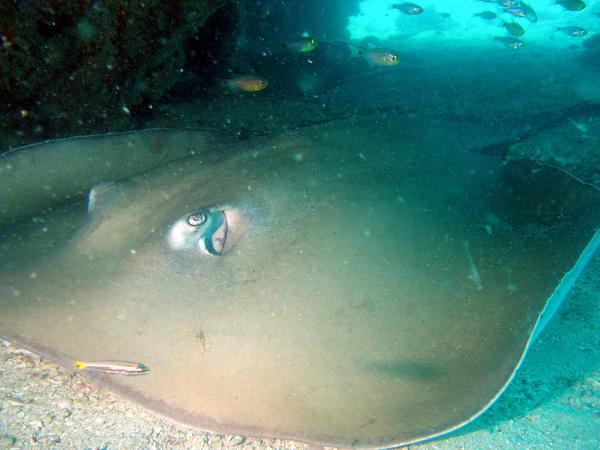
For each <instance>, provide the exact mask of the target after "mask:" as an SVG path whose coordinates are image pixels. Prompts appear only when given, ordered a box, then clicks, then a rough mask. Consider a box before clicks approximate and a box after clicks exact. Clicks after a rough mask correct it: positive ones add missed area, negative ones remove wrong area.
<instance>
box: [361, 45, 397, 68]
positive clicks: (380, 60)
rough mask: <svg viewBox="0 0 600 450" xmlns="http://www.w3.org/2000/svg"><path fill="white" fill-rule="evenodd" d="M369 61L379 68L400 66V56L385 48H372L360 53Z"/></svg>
mask: <svg viewBox="0 0 600 450" xmlns="http://www.w3.org/2000/svg"><path fill="white" fill-rule="evenodd" d="M359 54H360V55H362V56H364V57H365V58H366V59H367V61H369V62H370V63H372V64H375V65H377V66H395V65H396V64H398V55H396V54H395V53H394V52H392V51H390V50H386V49H385V48H371V49H365V50H361V51H359Z"/></svg>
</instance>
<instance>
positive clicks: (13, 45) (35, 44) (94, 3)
mask: <svg viewBox="0 0 600 450" xmlns="http://www.w3.org/2000/svg"><path fill="white" fill-rule="evenodd" d="M225 3H226V0H203V1H195V0H143V1H138V0H104V1H102V0H83V1H79V0H67V1H61V0H48V1H45V2H37V1H33V0H15V1H7V2H1V3H0V38H1V42H0V100H1V103H0V114H1V118H0V135H2V138H3V141H0V147H6V146H8V145H14V144H15V143H20V142H24V141H31V140H39V139H40V138H43V137H46V136H55V135H57V134H71V133H83V132H90V131H99V130H102V129H105V128H106V127H107V125H108V124H110V126H111V128H113V129H114V128H126V127H131V126H135V120H136V118H139V117H141V116H143V115H144V113H145V111H146V112H147V109H148V108H151V105H152V102H155V101H157V100H159V99H161V98H162V97H163V96H164V95H165V93H167V92H168V91H169V89H171V88H172V87H173V85H174V84H175V83H176V82H177V81H178V79H179V77H180V76H181V74H182V71H183V68H184V66H185V65H186V62H187V61H186V56H187V55H186V51H185V49H184V44H185V41H186V40H187V39H190V38H191V37H193V36H194V35H196V34H198V33H200V32H201V30H202V27H203V26H204V25H205V23H206V21H207V19H208V18H209V17H210V16H211V15H212V14H213V13H215V11H217V10H218V9H219V8H220V7H222V6H223V5H224V4H225Z"/></svg>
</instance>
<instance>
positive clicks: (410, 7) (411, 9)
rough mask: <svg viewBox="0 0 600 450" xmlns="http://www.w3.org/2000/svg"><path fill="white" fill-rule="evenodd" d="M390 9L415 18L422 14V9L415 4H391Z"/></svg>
mask: <svg viewBox="0 0 600 450" xmlns="http://www.w3.org/2000/svg"><path fill="white" fill-rule="evenodd" d="M392 8H393V9H397V10H399V11H402V12H403V13H404V14H408V15H409V16H416V15H417V14H421V13H422V12H423V8H421V7H420V6H419V5H417V4H416V3H394V4H392Z"/></svg>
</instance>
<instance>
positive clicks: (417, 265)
mask: <svg viewBox="0 0 600 450" xmlns="http://www.w3.org/2000/svg"><path fill="white" fill-rule="evenodd" d="M0 167H1V168H2V172H1V175H2V176H1V177H0V210H1V211H2V216H1V218H2V222H1V227H2V228H1V229H2V233H1V234H2V238H1V239H2V240H1V241H0V308H1V311H2V314H1V316H0V335H2V336H4V337H6V338H8V339H10V340H13V341H15V342H17V343H19V344H20V345H23V346H25V347H28V348H30V349H32V350H33V351H36V352H38V353H40V354H42V355H44V356H46V357H48V358H50V359H52V360H54V361H56V362H58V363H59V364H61V365H63V366H64V367H65V368H67V369H70V370H74V367H75V366H74V365H75V362H76V361H78V360H84V361H104V360H125V361H133V362H137V363H140V364H143V367H144V368H148V369H149V372H148V373H147V374H145V375H141V376H137V377H126V376H119V375H111V374H103V373H94V372H90V373H85V376H88V377H90V378H91V379H92V380H94V381H96V382H98V383H101V384H102V385H104V386H106V387H108V388H110V389H113V390H114V391H116V392H118V393H120V394H122V395H124V396H126V397H127V398H130V399H132V400H133V401H135V402H138V403H139V404H141V405H143V406H145V407H147V408H149V409H150V410H153V411H155V412H156V413H158V414H161V415H164V416H167V417H169V418H171V419H174V420H176V421H178V422H181V423H185V424H189V425H193V426H196V427H198V428H201V429H204V430H210V431H216V432H227V433H239V434H245V435H252V436H272V437H287V438H294V439H299V440H302V441H306V442H313V443H318V444H324V445H337V446H347V447H352V446H354V447H378V446H392V445H401V444H408V443H413V442H418V441H422V440H425V439H429V438H432V437H435V436H439V435H442V434H444V433H447V432H449V431H451V430H454V429H457V428H459V427H461V426H463V425H465V424H466V423H469V422H470V421H472V420H474V419H475V418H476V417H477V416H479V415H480V414H481V413H482V412H483V411H485V410H486V409H487V408H488V407H489V406H490V405H491V404H492V403H493V402H494V400H495V399H496V398H498V396H499V395H500V394H501V393H502V392H503V391H504V390H505V389H506V387H507V385H508V384H509V383H510V381H511V379H512V378H513V377H514V375H515V372H516V370H517V369H518V367H519V365H520V363H521V361H522V360H523V357H524V355H525V353H526V351H527V349H528V348H529V346H530V345H531V344H532V342H533V340H534V338H535V336H536V335H537V334H538V333H539V332H540V330H541V329H542V328H543V325H544V324H545V323H546V322H547V321H548V320H549V318H550V317H551V316H552V314H553V312H554V311H555V310H556V309H557V308H558V306H559V305H560V302H561V300H562V299H563V298H564V297H565V295H566V293H567V292H568V290H569V288H570V287H571V286H572V285H573V283H574V282H575V279H576V278H577V276H578V275H579V273H580V272H581V270H582V269H583V267H584V266H585V264H586V263H587V261H588V260H589V258H590V257H591V254H592V253H593V251H594V250H595V248H596V247H597V246H598V242H599V241H600V236H599V233H598V232H597V230H598V226H599V224H600V209H599V208H597V205H598V204H599V200H600V199H599V193H598V191H597V190H595V189H592V188H590V187H589V186H585V185H583V184H580V183H578V182H577V181H576V180H574V179H572V178H570V177H568V176H566V175H565V174H564V173H562V172H560V171H557V170H554V169H552V168H548V167H539V166H536V165H535V164H534V163H531V162H529V161H525V160H521V161H517V160H511V161H508V162H505V163H500V162H499V161H498V159H497V158H493V157H490V156H485V155H480V154H476V153H473V152H469V151H468V150H465V149H464V148H463V147H462V146H461V145H460V143H459V142H457V141H456V139H455V138H453V137H452V135H451V134H448V133H446V132H444V131H443V130H441V129H439V128H436V127H435V126H434V125H429V124H423V123H419V122H417V121H413V122H408V121H406V122H400V121H399V120H391V119H389V120H387V121H385V120H382V119H381V118H374V119H365V118H362V119H361V120H357V121H353V120H342V121H339V122H336V123H328V124H323V125H319V126H315V127H310V128H305V129H302V130H300V131H298V132H295V133H288V134H285V135H282V136H277V137H270V138H264V139H259V140H254V141H245V142H235V141H231V140H229V139H228V138H226V137H225V136H223V135H219V134H215V133H211V132H208V131H206V130H155V131H146V132H134V133H127V134H115V135H108V136H93V137H86V138H73V139H70V140H59V141H54V142H49V143H44V144H40V145H34V146H30V147H27V148H22V149H17V150H15V151H12V152H10V153H8V154H6V155H5V156H4V157H3V159H2V160H1V163H0ZM66 171H70V172H69V173H65V172H66Z"/></svg>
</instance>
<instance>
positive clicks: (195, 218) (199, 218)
mask: <svg viewBox="0 0 600 450" xmlns="http://www.w3.org/2000/svg"><path fill="white" fill-rule="evenodd" d="M207 219H208V215H207V214H206V213H205V212H204V211H200V212H197V213H194V214H190V215H189V216H188V218H187V223H188V224H189V225H191V226H193V227H199V226H200V225H202V224H203V223H205V222H206V220H207Z"/></svg>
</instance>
